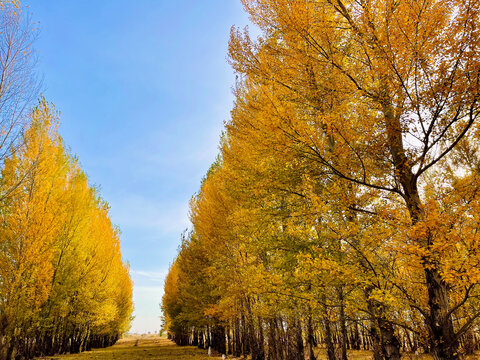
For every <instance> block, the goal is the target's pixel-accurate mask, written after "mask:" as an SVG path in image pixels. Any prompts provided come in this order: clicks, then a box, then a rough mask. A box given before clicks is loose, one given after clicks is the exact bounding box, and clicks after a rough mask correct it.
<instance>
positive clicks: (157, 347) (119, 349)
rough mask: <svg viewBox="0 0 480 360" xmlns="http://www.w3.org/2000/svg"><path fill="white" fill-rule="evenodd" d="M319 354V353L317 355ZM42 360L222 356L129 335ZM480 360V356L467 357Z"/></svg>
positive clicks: (354, 355)
mask: <svg viewBox="0 0 480 360" xmlns="http://www.w3.org/2000/svg"><path fill="white" fill-rule="evenodd" d="M316 355H317V354H316ZM229 358H231V357H229ZM41 359H43V360H220V359H221V357H216V356H211V357H209V356H208V355H207V352H206V351H205V350H200V349H198V348H196V347H194V346H186V347H179V346H176V345H175V344H174V343H173V342H171V341H170V340H167V339H165V338H160V337H154V336H149V337H128V338H126V339H122V340H120V341H118V342H117V344H115V346H112V347H109V348H106V349H96V350H93V351H87V352H84V353H81V354H75V355H61V356H53V357H51V356H49V357H45V358H41ZM317 359H318V360H326V359H327V357H326V353H325V350H324V349H319V352H318V355H317ZM348 359H349V360H370V359H372V353H371V352H370V351H349V352H348ZM402 359H404V360H432V357H431V356H429V355H413V354H412V355H411V354H405V355H404V356H403V357H402ZM467 359H468V360H477V359H478V360H480V355H475V356H471V357H468V358H467Z"/></svg>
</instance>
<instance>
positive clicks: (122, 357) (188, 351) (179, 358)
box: [42, 337, 221, 360]
mask: <svg viewBox="0 0 480 360" xmlns="http://www.w3.org/2000/svg"><path fill="white" fill-rule="evenodd" d="M135 344H137V345H136V346H135ZM42 359H43V360H207V359H208V360H220V359H221V357H213V356H211V357H208V355H207V352H206V351H205V350H200V349H198V348H196V347H194V346H186V347H179V346H176V345H175V344H174V343H173V342H171V341H170V340H167V339H164V338H159V337H150V338H143V337H142V338H138V339H136V338H127V339H122V340H120V341H118V342H117V343H116V344H115V345H114V346H112V347H109V348H106V349H95V350H93V351H86V352H84V353H81V354H75V355H61V356H53V357H52V356H49V357H45V358H42Z"/></svg>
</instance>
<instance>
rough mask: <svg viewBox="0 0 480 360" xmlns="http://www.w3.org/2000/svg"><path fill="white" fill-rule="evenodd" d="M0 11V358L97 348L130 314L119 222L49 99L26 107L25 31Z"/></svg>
mask: <svg viewBox="0 0 480 360" xmlns="http://www.w3.org/2000/svg"><path fill="white" fill-rule="evenodd" d="M0 11H1V13H2V16H1V17H0V20H1V24H0V25H1V28H2V35H1V36H0V47H1V50H2V51H0V60H1V61H0V63H1V66H2V67H1V69H2V70H3V76H2V81H1V82H0V110H1V115H2V117H1V121H2V123H1V125H2V132H1V139H2V144H1V152H2V156H3V157H2V166H1V178H0V359H2V360H3V359H6V360H10V359H25V358H32V357H34V356H39V355H53V354H57V353H65V352H79V351H83V350H85V349H88V348H90V347H92V346H97V347H100V346H107V345H110V344H112V343H113V342H115V341H116V339H117V338H118V337H119V336H120V335H121V334H122V333H123V332H125V331H126V330H127V329H128V326H129V322H130V316H131V312H132V281H131V279H130V276H129V269H128V265H127V264H126V263H124V262H123V261H122V257H121V252H120V243H119V230H118V229H117V228H115V226H113V225H112V223H111V222H110V219H109V215H108V204H107V203H106V202H105V201H103V200H102V199H101V198H100V195H99V194H98V192H97V190H96V189H95V188H93V187H92V186H91V185H89V183H88V179H87V177H86V175H85V174H84V173H83V172H82V170H81V168H80V165H79V162H78V160H77V159H76V158H75V157H74V156H73V155H71V154H70V152H69V151H68V150H67V149H66V147H65V145H64V144H63V142H62V139H61V138H60V136H59V134H58V132H57V126H58V118H57V114H56V113H55V111H54V109H53V106H52V105H49V104H48V103H47V102H46V101H45V100H44V99H43V98H42V99H40V101H39V102H38V103H37V105H36V106H35V107H34V108H33V110H32V111H30V110H28V109H30V108H31V105H32V104H31V102H30V98H32V97H34V96H35V95H36V93H35V91H34V90H35V86H34V84H35V75H34V73H33V72H32V71H31V70H32V69H33V68H32V67H31V65H32V58H31V56H32V49H31V40H32V34H31V29H30V28H29V27H28V26H25V28H24V27H23V26H24V20H23V19H22V13H21V11H20V9H19V8H15V10H14V9H13V8H12V7H10V5H8V4H7V5H6V6H5V7H4V8H3V9H2V10H0ZM7 20H8V21H7ZM33 105H35V104H33Z"/></svg>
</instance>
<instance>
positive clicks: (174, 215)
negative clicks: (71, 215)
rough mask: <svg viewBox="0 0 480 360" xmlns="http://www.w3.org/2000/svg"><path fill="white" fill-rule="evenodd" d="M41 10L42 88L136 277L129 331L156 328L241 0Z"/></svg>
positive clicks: (223, 110)
mask: <svg viewBox="0 0 480 360" xmlns="http://www.w3.org/2000/svg"><path fill="white" fill-rule="evenodd" d="M22 4H23V5H27V6H29V8H28V11H29V12H31V13H32V20H34V21H39V22H40V24H39V28H40V35H39V38H38V40H37V42H36V49H37V50H39V64H38V68H39V72H40V74H41V75H42V76H43V79H44V80H43V93H44V95H45V97H46V98H47V100H48V101H51V102H53V103H54V104H55V106H56V109H57V110H58V111H60V113H61V119H60V121H61V126H60V133H61V135H62V136H63V138H64V140H65V142H66V144H67V145H68V146H69V147H71V150H72V152H73V153H74V154H77V155H78V157H79V159H80V162H81V164H82V167H83V169H84V170H85V171H86V173H87V174H88V176H89V179H90V181H91V183H93V184H96V185H97V186H99V187H100V189H101V194H102V196H103V198H104V199H105V200H107V201H108V202H109V203H110V206H111V218H112V221H113V222H114V223H115V224H116V225H118V226H119V227H120V229H121V231H122V237H121V239H122V252H123V256H124V258H125V259H126V260H127V261H128V262H129V263H130V265H131V275H132V278H133V280H134V282H135V286H134V301H135V307H136V310H135V316H136V318H135V320H134V322H133V324H132V329H131V330H132V331H134V332H147V331H151V332H153V331H158V329H159V328H160V319H159V316H160V309H159V303H160V301H161V297H162V294H163V281H164V277H165V274H166V272H167V271H168V266H169V264H170V263H171V261H172V259H173V258H174V257H175V254H176V251H177V247H178V245H179V242H180V233H181V232H182V231H183V230H184V229H185V228H186V227H187V226H188V202H189V200H190V197H191V196H192V195H193V194H194V193H195V191H197V189H198V187H199V184H200V180H201V178H202V176H203V175H204V174H205V173H206V171H207V170H208V168H209V166H210V163H212V162H213V161H214V159H215V156H216V154H217V151H218V150H217V146H218V139H219V135H220V132H221V130H222V127H223V121H224V120H227V119H228V118H229V111H230V109H231V107H232V102H233V97H232V94H231V86H232V85H233V84H234V74H233V72H232V70H231V69H230V67H229V65H228V64H227V61H226V56H227V46H228V37H229V30H230V26H232V25H236V26H240V27H243V26H245V25H247V24H248V19H247V17H246V15H245V14H244V12H243V9H242V6H241V3H240V0H183V1H175V0H157V1H154V0H135V1H131V0H129V1H123V0H102V1H93V0H89V1H65V0H48V1H47V0H45V1H38V0H35V1H34V0H24V1H22Z"/></svg>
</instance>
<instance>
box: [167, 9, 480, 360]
mask: <svg viewBox="0 0 480 360" xmlns="http://www.w3.org/2000/svg"><path fill="white" fill-rule="evenodd" d="M242 2H243V5H244V7H245V10H246V11H247V12H248V14H249V15H250V19H251V21H252V22H253V23H254V24H255V25H256V26H257V27H258V28H259V30H260V33H261V35H260V36H259V37H258V38H256V39H252V38H251V36H250V34H249V32H248V29H245V30H243V31H242V30H240V29H237V28H232V31H231V37H230V43H229V59H230V63H231V65H232V66H233V68H234V70H235V72H236V73H237V81H236V84H235V87H234V95H235V104H234V107H233V110H232V112H231V119H230V120H229V121H228V122H226V124H225V131H224V134H223V136H222V139H221V143H220V154H219V156H218V158H217V160H216V161H215V163H214V164H213V165H212V167H211V168H210V170H209V172H208V173H207V175H206V176H205V178H204V179H203V181H202V183H201V187H200V190H199V192H198V193H197V194H196V195H195V196H194V197H193V198H192V201H191V205H190V211H191V222H192V230H191V231H190V232H187V233H185V234H184V235H183V236H182V244H181V247H180V250H179V253H178V256H177V257H176V259H175V261H174V262H173V264H172V265H171V268H170V271H169V274H168V276H167V278H166V282H165V294H164V297H163V303H162V306H163V311H164V326H165V328H166V329H167V331H168V333H169V335H170V336H171V337H172V338H173V339H174V340H175V341H176V342H177V343H178V344H181V345H185V344H195V345H199V346H202V347H206V346H211V347H213V348H214V349H216V350H217V351H219V352H220V353H232V354H234V355H237V356H238V355H242V354H243V355H247V354H249V355H251V357H252V359H254V360H260V359H271V360H281V359H282V360H284V359H289V360H290V359H291V360H294V359H304V358H308V359H309V360H314V359H315V358H316V357H317V349H318V346H319V345H322V346H324V347H325V348H326V350H327V357H328V359H329V360H334V359H342V360H345V359H347V349H368V350H371V351H372V353H373V356H374V359H375V360H381V359H382V360H383V359H400V357H401V354H402V353H404V352H424V353H430V354H432V355H433V356H434V358H435V359H443V360H454V359H459V358H460V357H461V356H462V355H463V354H469V353H472V352H473V351H474V350H475V349H476V348H478V346H479V325H480V324H479V318H480V303H479V296H480V288H479V286H478V285H479V282H480V272H479V269H480V267H479V265H480V251H479V250H480V249H479V246H480V233H479V231H478V230H479V227H480V211H479V210H480V191H479V190H480V152H479V135H480V126H479V121H478V117H479V114H480V106H479V100H480V99H479V96H480V93H479V91H480V48H479V44H480V29H479V24H480V23H479V13H480V1H477V0H468V1H466V0H451V1H436V0H424V1H404V0H382V1H380V0H378V1H377V0H371V1H363V0H359V1H344V0H334V1H333V0H298V1H290V0H275V1H273V0H242Z"/></svg>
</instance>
